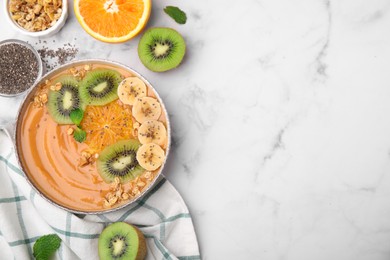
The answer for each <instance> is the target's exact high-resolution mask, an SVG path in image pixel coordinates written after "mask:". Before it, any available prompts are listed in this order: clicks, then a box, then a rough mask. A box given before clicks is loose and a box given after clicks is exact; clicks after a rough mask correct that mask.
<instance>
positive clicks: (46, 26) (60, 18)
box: [4, 0, 68, 37]
mask: <svg viewBox="0 0 390 260" xmlns="http://www.w3.org/2000/svg"><path fill="white" fill-rule="evenodd" d="M4 10H5V12H6V17H8V21H9V22H10V23H11V25H12V26H13V27H14V28H15V29H16V30H17V31H19V32H21V33H23V34H25V35H27V36H32V37H48V36H52V35H54V34H55V33H57V32H58V31H59V30H61V28H62V26H64V24H65V21H66V18H67V17H68V3H67V0H6V1H4Z"/></svg>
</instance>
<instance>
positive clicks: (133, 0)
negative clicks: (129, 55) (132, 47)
mask: <svg viewBox="0 0 390 260" xmlns="http://www.w3.org/2000/svg"><path fill="white" fill-rule="evenodd" d="M151 5H152V3H151V0H74V12H75V14H76V17H77V20H78V21H79V23H80V24H81V26H82V27H83V28H84V30H85V31H87V33H89V34H90V35H91V36H93V37H94V38H96V39H98V40H100V41H104V42H111V43H118V42H124V41H127V40H130V39H131V38H133V37H134V36H136V35H137V34H138V33H139V32H140V31H141V30H142V28H144V27H145V25H146V23H147V22H148V20H149V16H150V10H151Z"/></svg>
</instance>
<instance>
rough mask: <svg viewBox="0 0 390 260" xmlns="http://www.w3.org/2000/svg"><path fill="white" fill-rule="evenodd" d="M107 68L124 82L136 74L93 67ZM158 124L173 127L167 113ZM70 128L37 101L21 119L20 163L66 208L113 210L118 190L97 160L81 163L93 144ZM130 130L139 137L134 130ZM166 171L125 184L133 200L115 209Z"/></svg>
mask: <svg viewBox="0 0 390 260" xmlns="http://www.w3.org/2000/svg"><path fill="white" fill-rule="evenodd" d="M101 67H104V68H109V69H113V70H116V71H119V72H120V74H121V75H122V76H123V78H127V77H129V76H133V75H132V74H131V73H130V72H129V71H125V70H123V69H118V68H117V67H109V66H102V65H93V69H96V68H101ZM76 69H78V68H76ZM66 73H68V72H66V71H65V72H63V73H61V74H66ZM61 74H59V75H56V76H55V77H53V78H52V79H49V81H54V80H55V79H56V78H57V77H58V76H60V75H61ZM145 84H146V82H145ZM48 87H49V86H42V87H41V91H45V88H48ZM37 91H39V90H37ZM147 92H148V93H147V96H149V97H156V96H155V94H154V91H153V90H152V88H150V87H149V86H148V85H147ZM113 102H117V103H118V106H121V107H122V108H123V109H124V110H126V113H131V106H129V105H125V104H121V103H120V102H119V101H118V100H115V101H113ZM87 109H88V107H87ZM129 117H130V118H131V119H132V124H129V125H130V126H129V127H132V126H134V124H135V123H136V120H135V118H134V117H132V115H131V114H130V115H129ZM158 120H159V121H161V122H162V123H163V124H164V125H165V127H166V128H167V127H168V126H167V121H166V115H165V110H164V109H163V110H162V113H161V116H160V118H159V119H158ZM69 128H70V126H69V125H60V124H58V123H56V122H55V121H54V120H53V119H52V117H51V116H50V114H49V112H48V108H47V105H43V106H42V107H36V106H34V103H33V102H30V103H29V104H28V105H27V109H26V111H25V113H24V114H23V115H22V118H21V127H20V128H19V132H18V133H17V134H18V137H19V138H18V145H19V147H20V151H21V154H20V160H21V163H22V165H23V166H24V169H25V171H26V175H27V176H28V177H29V179H30V180H31V181H32V182H33V184H34V185H35V186H36V187H37V188H38V189H39V190H40V191H41V192H42V193H43V194H44V195H45V196H46V197H48V198H50V199H51V200H53V201H54V202H56V203H57V204H59V205H61V206H63V207H66V208H70V209H73V210H78V211H88V212H93V211H101V210H105V209H107V207H106V206H105V205H104V201H105V198H106V197H107V194H108V193H109V192H112V185H113V183H106V182H105V181H104V180H103V178H102V177H101V175H100V174H99V172H98V170H97V167H96V161H94V162H91V163H90V164H87V165H80V163H81V154H82V153H83V151H88V149H89V146H88V145H87V144H86V143H85V142H82V143H79V142H77V141H75V139H74V138H73V136H72V135H70V134H69V132H68V131H69ZM130 130H131V131H130V132H132V133H134V129H130ZM88 134H89V133H88V132H87V135H88ZM131 138H133V139H137V135H136V134H135V136H131ZM167 142H168V139H167V141H166V142H165V144H163V145H162V146H161V147H162V148H163V149H164V151H165V152H166V149H167ZM98 152H100V151H97V153H98ZM160 169H161V168H158V169H156V170H154V171H146V170H145V172H144V173H142V174H141V175H140V176H138V177H137V178H135V179H133V180H131V181H129V182H127V183H122V184H121V185H120V186H121V189H122V191H123V193H126V194H127V195H126V196H128V197H129V198H128V199H121V198H119V201H118V203H116V204H115V205H113V206H112V207H113V208H115V207H118V206H121V205H123V204H125V203H126V202H128V200H129V199H132V198H134V197H136V196H138V195H139V194H140V192H142V191H143V190H144V189H147V187H148V186H149V184H150V183H151V182H153V181H154V178H155V177H156V175H157V174H158V172H159V171H160ZM126 196H122V197H126Z"/></svg>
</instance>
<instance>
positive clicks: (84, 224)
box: [0, 131, 200, 260]
mask: <svg viewBox="0 0 390 260" xmlns="http://www.w3.org/2000/svg"><path fill="white" fill-rule="evenodd" d="M117 221H125V222H128V223H131V224H134V225H136V226H138V227H139V228H140V230H141V231H142V232H143V233H144V235H145V237H146V238H147V246H148V254H147V259H148V260H149V259H183V260H184V259H191V260H195V259H200V255H199V249H198V243H197V240H196V235H195V232H194V227H193V224H192V220H191V216H190V214H189V212H188V209H187V207H186V205H185V203H184V201H183V200H182V198H181V197H180V195H179V193H178V192H177V191H176V190H175V188H174V187H173V186H172V185H171V184H170V183H169V182H168V181H167V180H166V179H165V178H162V179H161V180H160V181H159V182H158V184H157V185H156V186H155V187H154V188H153V189H152V190H151V191H149V192H148V193H147V194H146V195H145V196H144V197H143V198H142V199H141V200H139V201H138V202H136V203H135V204H134V205H131V206H128V207H126V208H124V209H121V210H119V211H116V212H112V213H108V214H101V215H87V216H85V217H82V216H77V215H75V214H71V213H69V212H67V211H64V210H62V209H59V208H57V207H56V206H53V205H51V204H50V203H48V202H47V201H46V200H44V199H43V198H42V197H41V196H40V195H37V194H36V193H35V191H34V190H33V189H31V188H30V186H29V184H28V183H27V182H26V180H25V179H24V177H23V172H22V171H21V170H20V169H19V168H18V166H17V162H16V158H15V155H14V152H13V148H12V143H11V141H10V139H9V138H8V137H7V136H6V135H5V134H4V132H2V131H0V259H5V260H8V259H16V260H23V259H32V258H33V257H32V247H33V245H34V242H35V241H36V240H37V239H38V238H39V237H40V236H42V235H46V234H51V233H56V234H57V235H59V236H60V238H61V239H62V243H61V247H60V249H59V250H58V251H57V252H56V256H55V259H72V260H73V259H83V260H84V259H88V260H89V259H98V258H99V257H98V250H97V244H98V237H99V234H100V233H101V231H102V230H103V228H104V227H105V226H107V225H108V224H109V223H111V222H117Z"/></svg>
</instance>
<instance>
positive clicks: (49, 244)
mask: <svg viewBox="0 0 390 260" xmlns="http://www.w3.org/2000/svg"><path fill="white" fill-rule="evenodd" d="M60 245H61V239H60V237H59V236H57V235H56V234H50V235H45V236H42V237H40V238H38V240H37V241H35V244H34V247H33V255H34V257H35V259H36V260H49V258H50V257H51V256H52V255H53V254H54V253H55V251H57V249H58V248H59V247H60Z"/></svg>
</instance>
